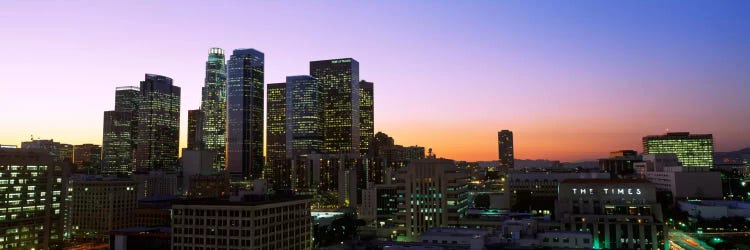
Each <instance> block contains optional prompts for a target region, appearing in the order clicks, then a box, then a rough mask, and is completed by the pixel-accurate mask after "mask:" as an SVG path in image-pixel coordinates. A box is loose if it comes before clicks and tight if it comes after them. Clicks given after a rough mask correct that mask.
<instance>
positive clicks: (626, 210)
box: [555, 179, 668, 250]
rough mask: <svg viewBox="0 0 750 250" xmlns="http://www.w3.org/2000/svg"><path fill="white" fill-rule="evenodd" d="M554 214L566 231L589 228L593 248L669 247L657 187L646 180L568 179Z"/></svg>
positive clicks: (562, 187)
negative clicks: (657, 198)
mask: <svg viewBox="0 0 750 250" xmlns="http://www.w3.org/2000/svg"><path fill="white" fill-rule="evenodd" d="M555 214H556V218H557V220H558V221H560V223H561V229H562V230H563V231H565V230H567V231H582V232H590V233H591V234H592V235H593V247H594V248H607V249H610V248H628V249H654V250H656V249H663V248H667V247H668V245H667V244H668V242H667V241H668V240H667V230H668V228H667V227H665V224H664V219H663V216H662V211H661V205H660V204H659V203H658V202H657V200H656V188H654V185H653V184H652V183H650V182H648V181H646V180H642V179H612V180H602V179H568V180H565V181H563V182H561V183H560V194H559V195H558V199H557V202H556V204H555Z"/></svg>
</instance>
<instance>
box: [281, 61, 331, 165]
mask: <svg viewBox="0 0 750 250" xmlns="http://www.w3.org/2000/svg"><path fill="white" fill-rule="evenodd" d="M320 98H321V86H320V82H319V81H318V80H317V79H315V78H313V77H310V76H288V77H287V78H286V107H287V109H286V156H287V158H295V157H298V156H301V155H308V154H313V153H320V151H321V149H322V147H323V128H322V126H321V125H322V124H323V119H322V117H321V115H322V113H323V109H322V106H321V102H320V101H321V99H320Z"/></svg>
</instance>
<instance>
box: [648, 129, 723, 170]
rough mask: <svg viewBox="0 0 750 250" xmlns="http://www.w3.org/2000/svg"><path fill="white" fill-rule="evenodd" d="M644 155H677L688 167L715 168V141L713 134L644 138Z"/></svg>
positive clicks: (686, 133) (672, 134)
mask: <svg viewBox="0 0 750 250" xmlns="http://www.w3.org/2000/svg"><path fill="white" fill-rule="evenodd" d="M643 153H644V154H664V153H667V154H670V153H671V154H676V155H677V159H678V160H679V161H680V163H682V165H683V166H686V167H713V166H714V158H713V157H714V139H713V135H711V134H702V135H697V134H694V135H691V134H690V133H688V132H677V133H667V134H665V135H649V136H645V137H643Z"/></svg>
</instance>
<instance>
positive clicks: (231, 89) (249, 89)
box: [226, 49, 264, 179]
mask: <svg viewBox="0 0 750 250" xmlns="http://www.w3.org/2000/svg"><path fill="white" fill-rule="evenodd" d="M263 70H264V55H263V53H261V52H260V51H257V50H255V49H237V50H234V52H233V53H232V56H231V57H230V59H229V63H228V72H227V73H228V74H227V156H226V157H227V160H226V162H227V170H228V171H229V173H230V174H231V175H232V177H233V178H235V179H258V178H261V175H262V173H263V165H264V159H263V137H264V134H263V94H264V85H263V79H264V78H263Z"/></svg>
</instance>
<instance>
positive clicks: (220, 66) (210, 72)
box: [201, 48, 227, 170]
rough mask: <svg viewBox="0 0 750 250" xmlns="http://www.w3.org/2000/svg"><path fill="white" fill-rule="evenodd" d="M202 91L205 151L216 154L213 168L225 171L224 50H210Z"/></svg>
mask: <svg viewBox="0 0 750 250" xmlns="http://www.w3.org/2000/svg"><path fill="white" fill-rule="evenodd" d="M202 91H203V97H202V102H201V111H203V125H202V131H203V132H202V133H201V137H202V142H203V149H206V150H211V151H214V152H216V161H215V162H214V163H213V167H214V169H219V170H223V169H224V168H225V166H226V126H227V71H226V64H225V63H224V50H223V49H220V48H211V49H209V51H208V61H206V78H205V85H204V86H203V89H202Z"/></svg>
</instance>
